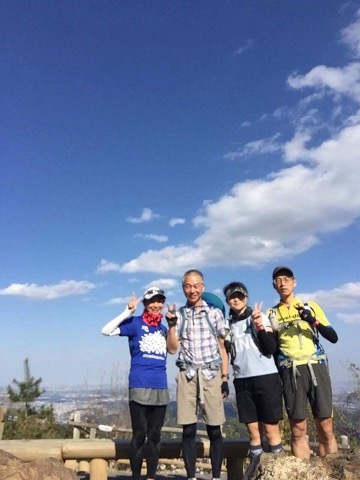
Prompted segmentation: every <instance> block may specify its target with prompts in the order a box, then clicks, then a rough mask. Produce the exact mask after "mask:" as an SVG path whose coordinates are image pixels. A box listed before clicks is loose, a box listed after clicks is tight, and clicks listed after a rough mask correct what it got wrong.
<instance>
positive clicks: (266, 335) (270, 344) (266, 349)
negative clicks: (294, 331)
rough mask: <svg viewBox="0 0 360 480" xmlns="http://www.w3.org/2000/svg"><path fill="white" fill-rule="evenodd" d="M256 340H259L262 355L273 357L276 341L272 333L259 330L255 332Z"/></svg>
mask: <svg viewBox="0 0 360 480" xmlns="http://www.w3.org/2000/svg"><path fill="white" fill-rule="evenodd" d="M257 338H258V340H259V344H260V348H261V351H262V353H264V354H265V355H274V353H275V352H276V349H277V341H276V338H275V335H274V334H273V332H267V331H266V330H260V331H259V332H257Z"/></svg>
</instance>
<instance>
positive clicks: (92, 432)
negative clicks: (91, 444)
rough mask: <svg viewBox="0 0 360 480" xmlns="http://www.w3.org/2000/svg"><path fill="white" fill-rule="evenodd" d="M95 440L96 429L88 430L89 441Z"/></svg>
mask: <svg viewBox="0 0 360 480" xmlns="http://www.w3.org/2000/svg"><path fill="white" fill-rule="evenodd" d="M94 438H96V428H90V439H91V440H94Z"/></svg>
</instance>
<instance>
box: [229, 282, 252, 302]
mask: <svg viewBox="0 0 360 480" xmlns="http://www.w3.org/2000/svg"><path fill="white" fill-rule="evenodd" d="M235 292H239V293H242V294H243V295H245V297H248V296H249V294H248V291H247V288H246V287H245V285H244V284H243V283H241V282H234V283H231V284H230V285H229V286H228V288H227V289H226V290H225V292H224V293H225V297H226V300H227V299H228V298H230V296H231V295H232V294H233V293H235Z"/></svg>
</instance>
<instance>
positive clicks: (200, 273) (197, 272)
mask: <svg viewBox="0 0 360 480" xmlns="http://www.w3.org/2000/svg"><path fill="white" fill-rule="evenodd" d="M192 274H194V275H199V277H201V280H202V281H203V283H204V275H203V274H202V272H200V270H196V268H192V269H191V270H188V271H187V272H185V273H184V276H183V279H182V284H183V285H184V282H185V278H186V277H187V276H188V275H192Z"/></svg>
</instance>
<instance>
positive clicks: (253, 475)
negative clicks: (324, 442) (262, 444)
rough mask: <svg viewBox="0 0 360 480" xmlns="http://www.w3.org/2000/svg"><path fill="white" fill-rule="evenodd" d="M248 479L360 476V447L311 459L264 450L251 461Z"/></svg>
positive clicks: (345, 479)
mask: <svg viewBox="0 0 360 480" xmlns="http://www.w3.org/2000/svg"><path fill="white" fill-rule="evenodd" d="M244 478H245V479H246V480H319V479H321V480H360V449H359V448H358V449H353V450H347V451H341V452H339V453H333V454H331V455H327V456H326V457H324V458H319V457H316V458H312V459H311V460H310V461H309V462H308V461H306V460H301V459H300V458H296V457H293V456H286V455H272V454H270V453H263V454H261V455H259V457H257V459H256V460H255V461H254V462H252V463H251V464H250V466H249V467H248V469H247V470H246V472H245V476H244Z"/></svg>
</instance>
